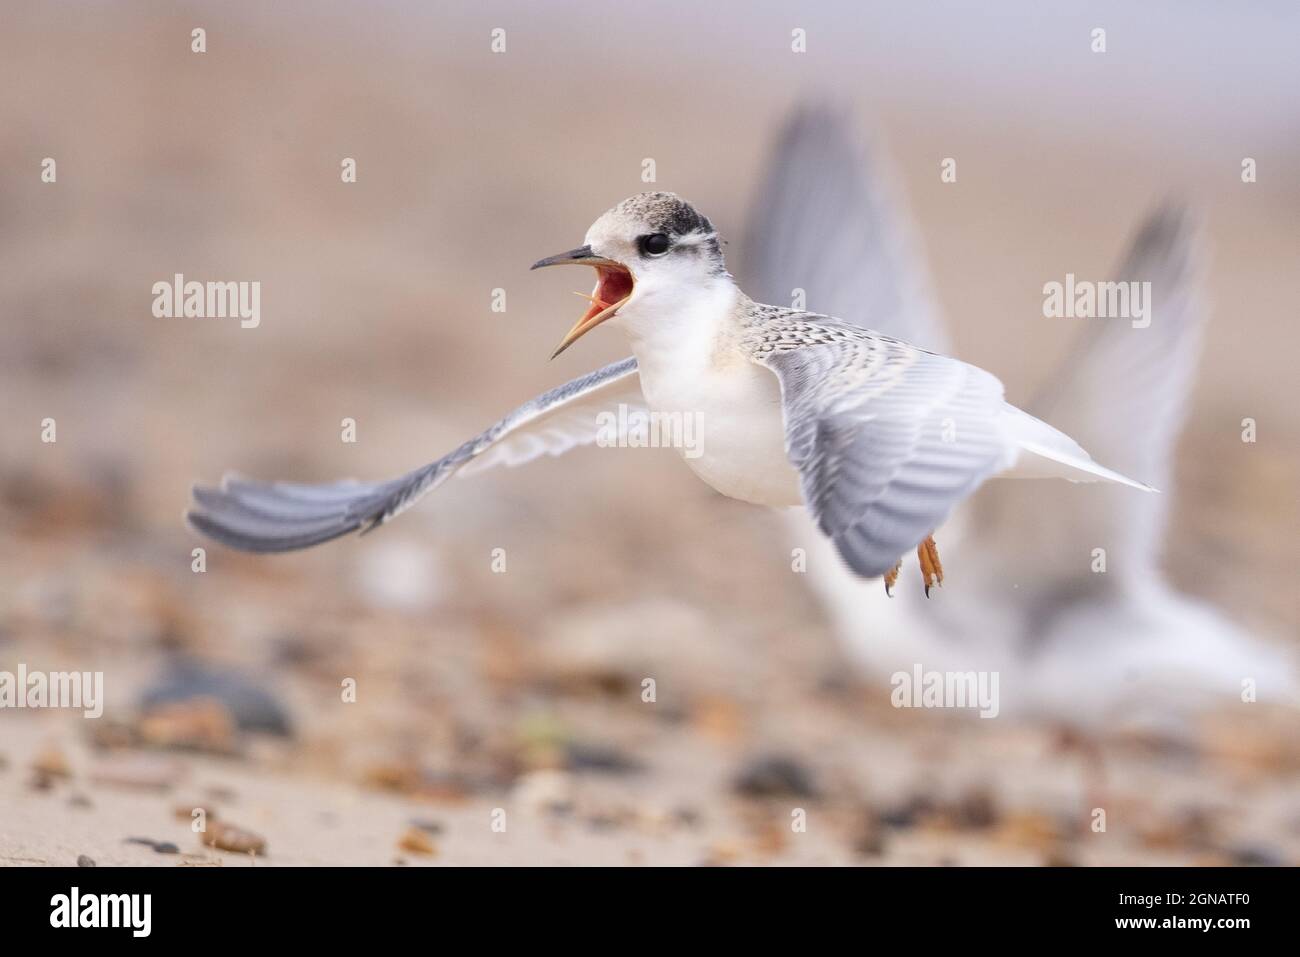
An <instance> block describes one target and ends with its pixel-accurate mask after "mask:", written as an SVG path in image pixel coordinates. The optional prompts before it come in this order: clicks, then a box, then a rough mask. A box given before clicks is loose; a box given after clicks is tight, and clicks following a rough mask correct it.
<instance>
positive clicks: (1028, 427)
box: [1004, 405, 1158, 492]
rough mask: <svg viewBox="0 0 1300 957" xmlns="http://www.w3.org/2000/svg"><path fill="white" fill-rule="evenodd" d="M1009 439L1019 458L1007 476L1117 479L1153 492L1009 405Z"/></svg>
mask: <svg viewBox="0 0 1300 957" xmlns="http://www.w3.org/2000/svg"><path fill="white" fill-rule="evenodd" d="M1004 414H1005V419H1006V423H1007V426H1008V429H1009V431H1010V433H1011V437H1012V440H1013V441H1014V442H1015V443H1016V445H1017V446H1018V447H1019V449H1020V452H1021V454H1020V458H1019V459H1018V460H1017V462H1016V464H1015V465H1014V466H1013V467H1012V469H1011V470H1010V471H1009V472H1007V473H1006V474H1007V476H1009V477H1010V478H1063V479H1066V480H1068V481H1070V482H1117V483H1119V484H1120V485H1128V486H1130V487H1131V488H1136V489H1141V490H1142V491H1144V492H1155V491H1158V490H1157V489H1154V488H1152V487H1151V486H1150V485H1147V484H1145V483H1144V482H1138V481H1136V480H1134V479H1131V478H1129V477H1128V476H1127V475H1121V474H1120V473H1119V472H1116V471H1115V470H1114V469H1108V468H1106V467H1105V466H1104V465H1099V464H1097V463H1096V462H1094V461H1093V460H1092V456H1091V455H1089V454H1088V453H1087V452H1086V451H1085V450H1084V448H1083V446H1081V445H1079V443H1078V442H1076V441H1074V439H1072V438H1070V437H1069V436H1068V435H1066V434H1065V433H1064V432H1061V431H1060V430H1059V429H1054V428H1052V427H1051V426H1050V425H1048V424H1047V423H1046V422H1044V421H1042V420H1041V419H1036V418H1034V417H1033V416H1032V415H1030V414H1029V413H1028V412H1023V411H1021V410H1020V409H1017V408H1016V407H1015V406H1013V405H1007V407H1006V409H1005V410H1004Z"/></svg>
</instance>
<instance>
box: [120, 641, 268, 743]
mask: <svg viewBox="0 0 1300 957" xmlns="http://www.w3.org/2000/svg"><path fill="white" fill-rule="evenodd" d="M198 698H207V699H216V700H217V701H219V702H220V703H221V705H222V706H223V708H224V710H225V712H226V714H227V715H228V716H229V717H230V718H231V719H233V721H234V723H235V726H236V727H238V728H239V730H241V731H260V732H265V733H267V734H274V735H280V736H282V737H288V736H290V735H291V734H292V733H293V728H292V725H291V723H290V721H289V716H288V713H287V712H286V711H285V709H284V708H283V707H282V706H281V704H280V702H279V701H277V700H276V698H275V697H274V696H273V695H272V694H271V693H270V692H269V691H267V690H265V689H264V688H262V687H261V686H260V685H259V684H257V683H256V682H254V681H252V680H251V679H250V678H248V677H246V676H245V675H244V674H242V673H241V672H239V671H235V670H232V669H226V668H221V667H219V666H217V665H213V664H209V663H207V662H203V661H199V660H197V659H194V658H190V657H188V656H177V657H175V658H173V659H172V660H171V661H169V662H168V664H167V667H166V669H165V670H164V672H163V675H162V677H160V678H159V679H158V680H157V681H155V682H154V684H153V685H152V686H151V687H150V688H149V689H148V690H146V691H145V692H144V693H143V694H142V695H141V696H140V710H141V711H145V712H150V711H153V710H155V709H157V708H159V707H161V706H164V705H172V704H183V703H187V702H190V701H193V700H194V699H198Z"/></svg>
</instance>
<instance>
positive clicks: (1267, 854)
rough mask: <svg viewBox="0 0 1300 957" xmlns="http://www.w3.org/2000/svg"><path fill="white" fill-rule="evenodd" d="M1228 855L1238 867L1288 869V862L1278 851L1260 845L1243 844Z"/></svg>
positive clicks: (1290, 863)
mask: <svg viewBox="0 0 1300 957" xmlns="http://www.w3.org/2000/svg"><path fill="white" fill-rule="evenodd" d="M1228 854H1229V855H1230V856H1231V859H1232V863H1233V864H1235V865H1237V866H1238V867H1288V866H1291V865H1292V864H1293V863H1294V862H1292V861H1288V860H1287V859H1286V858H1285V857H1283V856H1282V854H1280V853H1279V852H1278V851H1276V850H1275V849H1274V848H1271V847H1264V846H1263V845H1260V844H1243V845H1238V846H1237V847H1233V848H1230V849H1229V850H1228Z"/></svg>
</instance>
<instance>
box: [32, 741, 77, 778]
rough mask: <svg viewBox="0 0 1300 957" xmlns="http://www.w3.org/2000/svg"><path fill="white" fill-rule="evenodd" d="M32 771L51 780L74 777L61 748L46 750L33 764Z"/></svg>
mask: <svg viewBox="0 0 1300 957" xmlns="http://www.w3.org/2000/svg"><path fill="white" fill-rule="evenodd" d="M32 770H33V771H35V772H36V773H37V775H43V776H45V777H51V778H67V777H71V776H72V767H71V765H69V764H68V759H67V758H66V757H65V756H64V754H63V752H62V751H61V750H60V749H59V748H55V747H50V748H46V749H45V750H44V751H42V752H41V753H40V754H38V755H37V756H36V760H34V761H33V762H32Z"/></svg>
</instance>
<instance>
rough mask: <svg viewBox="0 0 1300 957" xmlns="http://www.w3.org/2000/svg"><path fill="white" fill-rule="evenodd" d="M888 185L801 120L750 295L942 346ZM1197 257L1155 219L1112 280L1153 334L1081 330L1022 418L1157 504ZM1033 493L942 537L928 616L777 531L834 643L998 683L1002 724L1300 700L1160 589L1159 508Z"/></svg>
mask: <svg viewBox="0 0 1300 957" xmlns="http://www.w3.org/2000/svg"><path fill="white" fill-rule="evenodd" d="M886 180H887V176H886V174H885V173H884V172H883V171H882V170H881V160H880V158H879V157H878V156H876V155H874V154H872V153H870V152H869V151H867V150H866V149H865V148H864V146H863V145H862V144H861V143H860V141H859V140H858V139H857V138H856V137H855V136H854V135H853V130H852V128H851V126H850V125H849V124H848V123H847V121H846V120H845V119H844V118H843V117H842V116H841V115H840V114H838V113H836V112H834V111H829V110H825V109H806V110H804V111H802V112H800V113H798V114H797V115H796V116H795V117H794V119H793V120H792V121H791V122H790V123H789V124H788V125H787V126H786V128H785V130H784V132H783V133H782V134H781V136H780V137H779V139H778V142H777V145H776V146H775V148H774V150H773V154H772V157H771V159H770V162H769V171H768V173H767V175H766V177H765V178H764V179H763V180H762V181H761V185H760V188H759V190H758V192H757V196H758V202H757V203H756V204H755V209H756V212H755V214H754V216H753V219H752V222H751V224H750V228H749V230H748V234H747V237H746V242H745V245H744V248H745V251H746V254H747V255H746V260H745V262H746V265H747V267H748V268H747V270H746V274H747V275H746V283H747V285H749V286H750V287H751V288H753V289H754V290H755V291H756V292H757V293H759V294H761V295H764V296H772V297H775V296H777V295H780V294H782V291H785V294H787V295H788V291H789V290H790V289H791V288H792V287H794V286H798V287H802V288H804V289H806V290H807V292H808V295H809V296H810V297H812V298H813V299H814V300H815V301H816V302H817V303H818V304H819V305H824V307H825V308H826V309H828V310H830V311H837V312H838V313H839V314H841V315H847V316H854V317H856V318H859V319H861V321H862V322H864V323H867V324H870V325H871V327H872V328H873V329H874V330H876V331H877V332H880V333H885V334H888V335H891V336H896V337H898V338H900V339H906V340H909V341H913V342H915V343H916V344H917V345H919V346H922V347H925V348H932V349H945V348H947V344H946V336H945V332H944V329H943V326H942V323H941V322H940V321H939V319H938V315H937V312H936V310H935V309H934V307H933V306H932V304H931V302H930V301H929V299H928V297H927V293H926V287H927V282H926V278H925V276H924V274H923V267H922V262H923V260H922V257H921V256H919V255H918V254H917V252H916V250H915V248H914V246H913V242H912V238H911V230H910V225H909V223H908V222H907V220H906V218H905V217H904V216H903V215H902V211H901V210H900V209H897V208H894V207H893V206H892V205H891V203H890V202H889V196H888V194H887V190H886ZM1199 247H1200V242H1199V240H1198V235H1197V230H1196V228H1195V225H1194V223H1193V221H1192V219H1191V217H1190V216H1189V215H1188V214H1187V213H1186V212H1185V211H1182V210H1180V209H1177V208H1172V207H1168V208H1163V209H1160V210H1158V211H1156V212H1154V213H1153V214H1152V215H1151V216H1150V217H1148V218H1147V219H1146V221H1145V222H1144V223H1143V224H1142V225H1141V228H1140V229H1139V230H1138V231H1137V234H1136V237H1135V238H1134V240H1133V241H1132V245H1131V247H1130V249H1129V250H1128V252H1127V254H1126V255H1125V256H1124V258H1123V261H1122V262H1121V264H1120V266H1119V268H1118V269H1117V270H1116V273H1115V275H1114V277H1113V278H1115V279H1117V280H1125V281H1144V280H1145V281H1150V282H1151V284H1152V286H1151V302H1152V303H1153V304H1154V305H1153V308H1152V314H1151V321H1150V325H1149V326H1148V327H1147V328H1135V327H1134V326H1133V325H1132V324H1131V323H1129V322H1127V321H1114V320H1095V321H1090V322H1089V323H1088V324H1087V326H1086V328H1085V329H1084V330H1083V332H1082V334H1081V336H1080V341H1079V342H1078V343H1077V345H1076V347H1075V348H1073V349H1071V350H1070V351H1069V352H1068V353H1067V354H1066V356H1065V358H1064V359H1063V361H1062V362H1061V364H1060V367H1059V368H1058V369H1057V370H1055V373H1054V374H1053V375H1052V376H1050V377H1049V378H1048V382H1050V383H1051V385H1050V386H1049V387H1048V388H1047V389H1046V390H1045V391H1044V392H1043V393H1042V394H1041V395H1040V396H1038V397H1037V398H1036V399H1035V400H1034V401H1033V402H1032V403H1031V404H1030V406H1029V408H1030V410H1031V411H1032V412H1033V413H1034V414H1035V415H1041V416H1043V417H1045V418H1050V419H1051V421H1053V422H1055V423H1057V424H1058V425H1061V426H1063V427H1064V428H1066V429H1067V430H1068V431H1069V432H1070V434H1071V435H1073V436H1075V437H1076V438H1078V439H1079V440H1080V441H1082V442H1083V443H1085V444H1086V445H1087V447H1088V448H1089V449H1091V450H1092V451H1093V452H1094V453H1096V454H1098V455H1100V456H1104V458H1105V460H1106V461H1107V462H1108V463H1109V464H1110V465H1112V466H1113V467H1115V468H1118V469H1121V470H1123V471H1124V472H1126V473H1128V474H1135V475H1141V476H1142V477H1143V478H1144V479H1146V480H1148V481H1150V482H1152V483H1154V484H1157V485H1159V486H1160V487H1161V488H1162V489H1166V490H1168V489H1169V488H1170V487H1171V486H1172V484H1173V478H1174V476H1173V452H1174V445H1175V441H1176V439H1177V437H1178V433H1179V431H1180V429H1181V427H1182V424H1183V420H1184V418H1185V416H1186V414H1187V405H1188V398H1189V394H1190V391H1191V387H1192V381H1193V376H1194V373H1195V369H1196V365H1197V361H1198V358H1199V356H1200V350H1201V338H1202V331H1203V329H1204V326H1205V322H1206V317H1207V310H1206V308H1205V306H1204V303H1203V301H1202V297H1201V294H1200V290H1199V287H1198V280H1199V276H1200V268H1201V267H1200V262H1199V255H1200V249H1199ZM826 253H829V254H830V255H826ZM857 304H861V305H862V306H863V308H860V309H859V308H858V307H857ZM1037 485H1038V483H996V484H995V485H992V486H989V487H988V488H986V489H984V490H983V491H982V492H981V493H980V494H979V495H978V496H977V497H976V498H975V499H974V500H973V501H972V504H971V507H970V508H969V509H965V510H962V512H959V513H958V514H957V515H956V516H954V518H953V520H952V521H951V522H949V524H948V525H947V526H945V528H944V530H943V535H944V542H945V552H946V553H947V555H948V557H949V558H950V559H951V558H952V557H953V556H954V555H955V556H956V557H957V560H958V561H959V562H960V565H961V567H962V569H963V587H962V588H961V589H960V590H959V591H957V590H949V592H948V593H947V595H946V596H945V601H943V602H942V603H939V604H935V603H923V602H918V601H916V600H915V598H916V596H914V595H911V596H908V595H904V596H901V597H900V599H899V600H898V601H894V602H881V601H879V600H877V599H876V596H875V595H874V594H869V593H866V592H864V590H863V588H862V585H861V582H859V581H857V580H856V579H855V578H854V577H853V576H852V575H850V574H848V573H847V572H846V571H845V570H844V569H843V568H842V567H841V566H840V564H839V562H838V561H836V560H835V556H834V555H833V553H831V551H830V549H829V548H828V547H826V546H825V544H824V543H822V542H821V541H819V536H818V535H817V534H816V532H815V530H814V529H813V528H812V527H811V526H810V523H809V521H808V519H807V518H806V517H804V516H802V515H799V514H797V513H791V515H790V518H789V519H788V521H789V524H790V527H791V530H792V532H793V535H794V539H795V541H796V542H797V543H799V544H801V545H803V546H805V547H807V548H808V578H809V579H810V581H811V583H812V585H813V587H814V588H815V589H816V591H817V592H818V593H819V594H820V595H821V596H822V598H823V599H824V600H825V604H826V607H827V609H828V611H829V613H830V616H831V618H832V623H833V625H834V626H835V628H836V631H837V632H838V634H839V636H840V637H841V638H842V639H843V641H844V643H845V645H846V646H847V648H848V649H849V650H850V652H851V653H852V654H853V655H854V656H855V657H856V658H857V659H858V660H859V661H860V662H861V663H862V664H863V665H865V667H866V669H867V670H868V671H869V672H870V673H871V674H873V675H876V676H878V677H884V678H888V676H890V675H893V674H895V673H897V672H899V671H903V672H910V671H911V669H912V668H913V667H914V665H915V664H916V663H917V662H922V663H924V665H925V667H926V668H930V669H934V670H938V671H958V672H966V671H988V672H997V673H999V674H1000V697H1001V707H1002V711H1003V713H1006V714H1015V713H1020V714H1038V715H1040V716H1048V717H1055V718H1063V719H1067V720H1069V721H1071V722H1080V721H1083V722H1091V721H1114V720H1119V721H1123V722H1125V723H1133V724H1138V725H1141V726H1143V727H1146V728H1148V729H1150V728H1152V727H1153V726H1157V727H1160V728H1161V729H1162V730H1168V731H1175V730H1178V728H1176V727H1175V726H1174V725H1176V724H1177V723H1178V719H1177V717H1173V718H1172V722H1171V716H1175V715H1176V714H1177V713H1178V712H1183V713H1185V712H1186V711H1188V710H1189V709H1198V708H1201V707H1204V706H1207V705H1209V704H1211V703H1212V702H1213V701H1214V700H1216V699H1217V700H1220V701H1222V700H1225V699H1233V698H1236V699H1238V700H1239V698H1240V695H1241V692H1242V682H1243V680H1246V679H1251V680H1253V681H1255V682H1256V683H1257V688H1258V693H1259V696H1260V700H1272V701H1275V702H1278V701H1281V702H1287V703H1290V704H1291V705H1294V704H1295V701H1294V700H1290V699H1293V698H1294V695H1295V693H1296V687H1297V684H1296V680H1295V671H1294V664H1293V663H1292V662H1291V661H1290V660H1289V659H1288V658H1286V656H1285V655H1283V654H1282V653H1281V652H1280V651H1277V650H1274V649H1272V648H1270V647H1268V646H1266V645H1264V644H1262V643H1260V642H1258V641H1256V640H1255V639H1253V638H1252V637H1251V636H1249V635H1248V634H1246V633H1245V632H1244V631H1243V630H1242V629H1240V628H1239V627H1237V626H1236V625H1234V624H1233V623H1232V622H1230V621H1228V620H1227V619H1226V618H1224V617H1223V615H1221V614H1220V613H1219V612H1217V611H1216V610H1214V609H1213V608H1210V607H1209V606H1207V605H1205V604H1203V603H1202V602H1199V601H1196V600H1194V599H1192V598H1190V597H1188V596H1185V595H1181V594H1179V593H1177V592H1176V591H1174V590H1173V589H1172V588H1171V587H1170V585H1169V584H1168V582H1167V581H1166V579H1165V577H1164V575H1163V573H1162V572H1161V569H1160V566H1159V550H1160V546H1161V543H1162V541H1163V539H1164V533H1165V524H1166V515H1167V508H1168V502H1169V498H1170V496H1168V495H1132V494H1128V493H1127V492H1126V491H1125V490H1123V489H1116V488H1113V487H1100V486H1099V487H1094V488H1088V489H1080V490H1078V491H1077V492H1075V493H1073V494H1072V495H1071V496H1070V501H1069V504H1068V507H1065V508H1062V507H1061V503H1060V502H1059V501H1057V500H1056V497H1055V496H1052V497H1051V499H1050V500H1049V498H1048V497H1047V496H1045V495H1043V494H1042V493H1043V492H1044V491H1046V490H1044V489H1041V488H1038V487H1036V486H1037ZM1094 549H1104V553H1097V552H1094ZM1098 554H1104V561H1105V565H1104V569H1105V571H1104V572H1101V573H1099V572H1097V571H1096V570H1095V568H1096V567H1098V566H1096V564H1095V563H1096V560H1097V556H1098ZM950 563H951V562H950Z"/></svg>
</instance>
